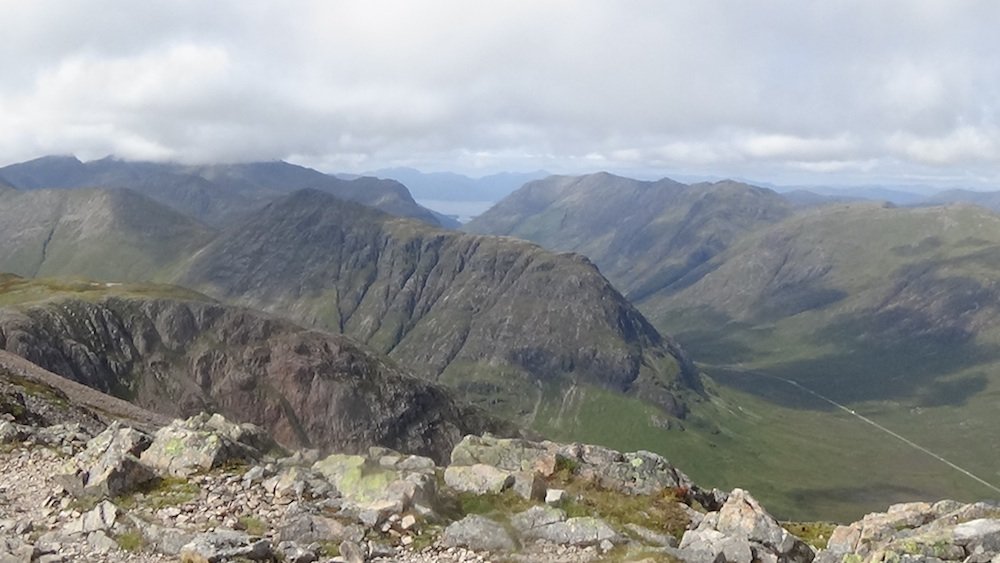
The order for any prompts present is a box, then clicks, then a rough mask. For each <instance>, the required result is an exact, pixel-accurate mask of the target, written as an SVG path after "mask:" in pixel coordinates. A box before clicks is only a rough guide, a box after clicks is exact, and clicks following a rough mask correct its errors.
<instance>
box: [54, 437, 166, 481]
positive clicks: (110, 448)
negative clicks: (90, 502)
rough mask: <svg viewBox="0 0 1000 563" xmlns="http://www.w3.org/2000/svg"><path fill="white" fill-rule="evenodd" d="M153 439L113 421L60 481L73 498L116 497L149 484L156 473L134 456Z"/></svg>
mask: <svg viewBox="0 0 1000 563" xmlns="http://www.w3.org/2000/svg"><path fill="white" fill-rule="evenodd" d="M150 443H152V439H151V438H150V437H149V436H148V435H147V434H144V433H143V432H140V431H138V430H135V429H134V428H129V427H126V426H122V425H121V423H119V422H118V421H115V422H113V423H111V424H110V425H109V426H108V427H107V428H106V429H105V430H104V431H103V432H101V433H100V434H98V435H97V436H95V437H94V438H93V439H92V440H90V441H89V442H88V443H87V447H86V449H84V450H83V451H82V452H80V453H78V454H77V455H76V456H75V457H74V458H73V461H72V463H71V466H72V467H73V471H74V472H73V473H71V474H68V475H63V476H62V477H61V478H60V482H61V483H62V484H63V485H64V486H65V487H66V489H67V490H69V491H70V493H71V494H74V495H76V496H97V497H100V496H107V497H116V496H120V495H123V494H126V493H129V492H132V491H134V490H135V489H137V488H138V487H140V486H141V485H143V484H145V483H148V482H149V481H151V480H153V479H154V478H155V477H156V474H155V473H154V472H153V471H152V470H150V469H149V468H148V467H146V466H145V465H142V464H141V463H140V462H139V459H138V458H137V457H136V456H137V455H139V454H141V453H142V451H143V450H145V449H146V448H148V447H149V445H150Z"/></svg>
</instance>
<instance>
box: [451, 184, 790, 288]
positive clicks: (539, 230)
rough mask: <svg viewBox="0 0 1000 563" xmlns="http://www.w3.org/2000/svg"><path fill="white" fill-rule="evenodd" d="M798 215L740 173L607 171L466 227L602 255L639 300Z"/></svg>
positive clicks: (528, 193)
mask: <svg viewBox="0 0 1000 563" xmlns="http://www.w3.org/2000/svg"><path fill="white" fill-rule="evenodd" d="M791 213H792V207H791V205H790V204H789V203H788V202H786V201H785V200H784V199H783V198H782V197H781V196H779V195H778V194H777V193H775V192H773V191H772V190H768V189H765V188H757V187H754V186H749V185H747V184H741V183H738V182H732V181H723V182H716V183H712V184H707V183H706V184H693V185H690V186H689V185H685V184H681V183H679V182H675V181H673V180H670V179H669V178H664V179H662V180H659V181H656V182H648V181H641V180H635V179H632V178H624V177H621V176H615V175H613V174H609V173H606V172H602V173H598V174H590V175H586V176H552V177H549V178H546V179H544V180H538V181H535V182H531V183H529V184H527V185H525V186H524V187H523V188H521V189H520V190H518V191H516V192H514V193H513V194H511V195H510V196H509V197H507V198H506V199H504V200H503V201H501V202H500V203H498V204H497V205H495V206H494V207H493V208H491V209H490V210H489V211H487V212H486V213H484V214H482V215H480V216H479V217H477V218H476V219H475V220H473V221H471V222H470V223H468V224H467V225H465V227H464V229H465V230H467V231H469V232H474V233H482V234H493V235H509V236H515V237H519V238H523V239H525V240H530V241H533V242H536V243H538V244H540V245H542V246H544V247H546V248H551V249H553V250H563V251H566V250H569V251H574V252H579V253H581V254H584V255H585V256H587V257H589V258H590V259H592V260H593V261H594V262H595V263H596V264H597V265H598V266H599V267H600V268H601V271H602V272H603V273H604V274H605V275H607V276H608V278H609V279H610V280H611V281H612V282H614V283H615V285H616V286H617V287H619V288H621V290H622V291H623V292H624V293H625V294H626V295H627V296H628V297H629V299H631V300H633V301H638V300H641V299H643V298H645V297H646V296H648V295H651V294H654V293H657V292H661V291H666V292H670V291H674V290H675V288H676V286H678V285H679V284H680V285H683V284H686V283H690V282H689V280H686V279H685V276H687V275H689V274H690V273H692V272H694V271H696V269H697V267H698V266H700V265H701V264H703V263H705V262H706V261H708V260H709V259H710V258H711V257H712V256H715V255H716V254H718V253H719V252H721V251H722V250H724V249H726V248H727V247H728V246H729V245H730V244H732V243H733V242H734V241H736V240H738V239H739V238H740V237H741V236H743V235H744V234H746V233H748V232H751V231H753V230H754V229H756V228H758V227H759V226H761V225H765V224H770V223H774V222H777V221H779V220H781V219H784V218H785V217H788V216H789V215H791Z"/></svg>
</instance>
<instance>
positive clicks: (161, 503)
mask: <svg viewBox="0 0 1000 563" xmlns="http://www.w3.org/2000/svg"><path fill="white" fill-rule="evenodd" d="M198 492H199V489H198V486H197V485H195V484H194V483H191V482H189V481H188V480H187V479H184V478H181V477H164V478H162V479H156V480H154V481H150V482H149V483H146V484H145V485H143V486H142V487H140V488H139V490H137V491H135V492H134V493H130V494H128V495H125V496H123V497H119V498H118V499H116V501H115V502H116V504H118V505H119V506H121V507H122V508H124V509H126V510H131V509H133V508H136V507H143V508H147V509H150V510H153V511H156V510H159V509H161V508H165V507H168V506H179V505H181V504H184V503H186V502H190V501H192V500H194V499H195V498H197V497H198Z"/></svg>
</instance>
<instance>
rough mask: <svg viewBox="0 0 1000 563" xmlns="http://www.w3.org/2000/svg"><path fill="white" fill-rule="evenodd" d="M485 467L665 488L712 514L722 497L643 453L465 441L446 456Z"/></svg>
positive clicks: (643, 489)
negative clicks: (565, 473)
mask: <svg viewBox="0 0 1000 563" xmlns="http://www.w3.org/2000/svg"><path fill="white" fill-rule="evenodd" d="M477 464H483V465H489V466H492V467H495V468H498V469H502V470H504V471H509V472H518V471H530V472H534V473H537V474H539V475H541V476H542V477H548V476H550V475H552V474H553V473H555V471H556V469H557V468H565V469H571V470H572V472H573V474H574V476H575V477H577V478H581V479H586V480H589V481H593V482H595V483H597V484H598V485H599V486H601V487H602V488H604V489H608V490H612V491H618V492H621V493H624V494H628V495H651V494H656V493H659V492H661V491H663V490H665V489H669V490H673V491H674V492H675V493H677V494H680V495H682V496H683V497H684V498H683V500H689V501H692V500H693V501H698V502H699V503H701V504H702V506H704V507H705V508H706V509H709V510H718V509H719V508H720V507H721V504H722V502H724V500H725V495H724V494H722V493H719V492H718V491H714V490H713V491H706V490H703V489H701V488H699V487H698V486H697V485H695V484H694V482H693V481H691V479H690V478H689V477H688V476H687V475H685V474H684V473H683V472H681V471H680V470H679V469H677V468H676V467H674V466H673V465H672V464H671V463H670V462H669V461H667V460H666V458H664V457H663V456H660V455H657V454H654V453H651V452H646V451H639V452H632V453H622V452H618V451H615V450H612V449H609V448H604V447H601V446H592V445H587V444H559V443H555V442H548V441H543V442H532V441H530V440H524V439H513V438H496V437H494V436H490V435H488V434H487V435H483V436H466V437H465V438H463V439H462V441H461V442H459V443H458V445H456V446H455V448H454V449H453V450H452V452H451V466H452V467H455V466H473V465H477Z"/></svg>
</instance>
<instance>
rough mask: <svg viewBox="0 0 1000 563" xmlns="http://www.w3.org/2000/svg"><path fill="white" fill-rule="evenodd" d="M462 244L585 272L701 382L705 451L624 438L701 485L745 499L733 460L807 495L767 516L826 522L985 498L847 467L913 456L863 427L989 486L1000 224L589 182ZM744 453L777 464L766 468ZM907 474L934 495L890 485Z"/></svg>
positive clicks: (957, 486) (510, 212) (859, 205)
mask: <svg viewBox="0 0 1000 563" xmlns="http://www.w3.org/2000/svg"><path fill="white" fill-rule="evenodd" d="M466 228H467V229H469V230H472V231H475V232H480V233H493V234H503V235H513V236H518V237H522V238H525V239H527V240H532V241H534V242H537V243H539V244H541V245H543V246H546V247H551V248H556V249H560V250H567V251H575V252H580V253H583V254H585V255H587V256H589V257H590V258H592V259H593V260H594V262H595V264H596V265H597V266H598V267H599V268H600V269H601V271H602V272H603V273H605V274H606V275H607V276H608V278H609V279H611V280H612V281H613V282H614V283H615V284H616V285H617V286H618V287H619V288H621V289H622V290H623V292H625V294H626V296H627V297H628V298H629V299H630V300H632V301H633V302H634V303H635V304H636V306H637V307H638V308H639V310H641V311H642V312H643V313H644V314H645V315H646V316H647V317H648V318H649V319H650V320H651V321H652V322H653V324H654V325H656V326H657V328H659V329H660V330H661V331H663V332H666V333H670V334H673V335H674V336H675V337H676V339H677V341H678V342H679V343H680V345H681V346H682V347H684V349H685V350H687V351H688V352H689V353H690V354H691V355H692V357H694V358H695V359H697V360H699V361H700V362H701V364H700V367H701V368H702V369H703V370H704V371H705V372H706V373H707V374H708V375H709V377H710V381H712V382H714V383H715V384H716V385H717V386H714V387H712V388H711V390H712V393H713V395H714V396H715V398H716V399H714V400H713V401H712V402H710V403H700V404H698V405H696V407H695V408H694V409H693V411H692V415H691V417H692V420H697V419H700V420H709V421H711V423H712V426H714V427H715V429H714V430H711V432H715V433H714V434H709V435H708V436H707V437H705V438H704V439H698V440H693V439H692V440H690V441H688V440H677V439H675V438H668V437H667V436H665V435H663V434H662V433H661V432H659V431H658V430H657V429H656V428H645V429H641V425H640V424H639V422H638V421H635V424H636V425H637V427H639V428H640V429H639V430H633V432H635V433H636V434H642V435H645V436H646V440H648V441H649V442H657V443H663V444H665V445H664V446H663V448H664V450H663V451H665V452H667V453H668V454H669V455H671V456H673V457H677V458H684V459H688V460H693V459H705V460H706V462H705V465H704V466H701V467H697V468H696V470H692V471H693V473H695V474H697V475H699V476H700V477H701V478H703V479H704V478H709V479H716V480H723V481H728V480H730V479H737V480H739V479H742V482H744V483H745V482H747V481H746V479H748V478H749V479H751V480H752V479H754V478H753V477H747V476H746V475H745V474H744V475H741V476H739V477H736V476H735V475H734V473H738V472H732V471H730V470H729V469H727V468H726V467H725V464H720V463H719V462H718V456H719V452H720V451H722V450H723V449H726V450H728V451H729V452H730V453H729V454H728V455H729V456H730V457H729V458H728V459H730V460H732V462H733V463H744V462H743V461H739V460H741V459H742V460H745V459H747V458H748V457H750V458H752V459H754V460H755V461H754V463H755V466H756V467H757V468H758V470H759V471H761V472H762V473H763V474H766V475H768V477H767V479H764V480H762V481H760V482H755V483H754V484H753V486H754V487H755V488H756V490H762V489H764V488H767V487H773V484H769V483H772V482H773V481H775V480H778V481H781V482H783V483H785V484H786V485H788V484H790V483H792V482H796V483H800V484H799V485H798V487H800V489H799V490H800V491H802V492H801V495H802V496H799V497H795V498H790V497H788V496H785V495H787V493H782V494H781V495H779V496H784V498H783V499H771V502H772V503H774V504H776V505H779V506H781V507H782V509H783V510H789V509H790V510H794V508H789V507H791V506H794V505H799V506H801V503H802V502H804V500H803V499H804V498H808V499H810V500H809V501H808V502H810V503H815V504H814V505H813V507H814V510H829V511H830V513H838V512H839V511H840V510H844V509H846V508H847V504H849V503H850V502H871V501H872V499H873V495H872V493H871V491H872V487H870V486H867V485H864V483H869V484H870V483H876V482H879V483H882V486H881V487H879V490H882V491H885V490H891V489H892V488H893V487H895V488H896V492H895V493H893V494H895V495H898V496H892V495H890V496H889V497H887V498H886V499H884V500H890V499H891V500H890V501H895V500H902V499H905V498H914V497H916V496H919V493H916V492H915V491H918V490H924V489H925V488H927V487H938V486H939V484H940V483H942V482H945V481H947V482H948V483H949V485H948V487H949V489H948V490H949V491H951V492H949V493H946V494H953V495H968V496H975V495H977V494H979V495H981V494H987V493H986V492H985V491H986V489H985V488H982V486H981V484H977V483H976V482H975V480H973V479H968V478H966V480H965V481H963V480H962V477H961V474H960V473H957V472H953V471H951V470H949V469H948V468H947V467H946V466H945V465H943V464H941V463H940V461H939V460H935V459H933V458H932V457H930V456H927V455H926V454H922V453H920V451H919V450H916V451H910V452H906V451H898V452H897V453H895V454H893V455H892V456H888V457H883V455H878V457H877V459H880V460H881V461H880V463H882V465H881V466H879V467H878V468H873V467H871V465H870V464H869V463H868V462H867V460H865V461H862V460H858V461H857V462H845V461H844V458H843V456H844V451H845V448H846V449H851V450H854V451H857V450H865V451H872V452H879V451H881V452H886V451H888V449H890V448H892V449H895V448H897V447H898V446H900V445H901V444H903V445H905V443H900V442H899V441H898V440H897V438H895V437H894V435H892V434H889V433H886V432H883V431H881V430H879V429H878V428H879V427H871V426H870V425H868V423H867V422H866V421H872V422H873V423H874V424H880V425H881V427H882V428H888V429H890V430H891V431H895V432H896V433H897V435H899V434H902V435H903V436H908V437H909V438H910V439H912V440H917V442H919V443H920V445H921V446H923V447H927V448H928V449H930V450H931V451H933V452H935V453H936V454H939V455H941V456H942V457H944V458H946V459H949V460H958V461H957V464H958V465H960V466H962V467H963V469H966V470H970V472H971V473H973V474H976V475H977V476H986V479H985V480H987V481H989V480H990V477H989V476H991V475H993V473H994V470H993V469H991V468H992V467H994V466H995V464H996V463H998V462H1000V457H998V455H997V452H996V451H995V450H994V449H989V448H986V449H984V448H983V444H984V443H986V442H988V441H989V440H991V438H990V437H989V436H990V435H991V434H990V432H991V431H990V430H988V429H989V428H992V427H993V426H995V424H996V423H998V422H1000V419H998V417H997V415H996V409H995V397H996V396H997V393H998V392H1000V353H998V350H1000V346H998V344H1000V330H998V328H1000V310H998V308H997V307H996V306H995V304H996V303H997V302H998V297H1000V295H998V294H997V282H996V279H997V268H998V264H1000V254H998V253H1000V246H998V244H1000V217H998V216H996V215H994V214H992V213H991V212H989V211H988V210H986V209H983V208H980V207H973V206H968V205H950V206H947V207H934V206H926V207H895V206H893V205H891V204H887V203H876V202H851V203H844V202H836V201H833V202H825V203H823V204H822V205H818V206H798V205H793V204H791V202H789V201H788V200H786V199H785V198H784V197H783V195H782V194H778V193H776V192H774V191H772V190H769V189H765V188H758V187H754V186H750V185H747V184H741V183H738V182H721V183H714V184H700V185H699V184H694V185H683V184H679V183H677V182H673V181H671V180H669V179H664V180H660V181H657V182H640V181H637V180H632V179H628V178H620V177H616V176H613V175H609V174H596V175H588V176H582V177H554V178H549V179H546V180H541V181H536V182H533V183H529V184H527V185H526V186H524V187H523V188H522V189H521V190H519V191H517V192H515V193H513V194H511V196H509V197H508V198H506V199H505V200H504V201H501V202H500V203H498V204H497V205H496V206H495V207H494V208H493V209H491V210H490V211H489V212H487V213H485V214H483V215H482V216H481V217H479V218H477V219H476V220H474V221H472V222H470V223H469V224H468V225H466ZM820 397H822V398H820ZM835 404H839V405H841V406H840V407H836V406H834V405H835ZM723 405H725V406H723ZM845 405H847V406H845ZM840 409H843V410H840ZM839 413H843V414H844V416H846V419H844V420H837V418H838V416H839ZM860 417H864V418H860ZM821 420H822V421H823V422H822V423H820V422H819V421H821ZM866 426H868V428H867V430H866V429H865V427H866ZM835 428H836V430H834V429H835ZM851 428H853V430H850V429H851ZM873 428H874V430H875V431H874V432H872V429H873ZM805 429H809V432H811V434H803V432H804V430H805ZM845 432H846V434H845ZM842 436H850V443H849V444H845V443H843V442H842V441H841V437H842ZM752 443H756V444H758V445H759V444H763V443H769V444H772V447H771V448H768V449H767V451H768V455H766V456H761V455H760V450H759V449H755V448H749V447H747V446H745V444H752ZM820 444H822V446H820ZM744 448H746V449H745V450H744ZM904 449H905V448H904ZM741 450H742V453H737V452H740V451H741ZM804 451H808V452H809V453H808V454H805V457H803V452H804ZM970 452H975V454H974V455H970ZM914 454H916V455H917V456H918V457H917V458H916V459H914V458H913V457H912V456H913V455H914ZM873 455H876V454H873ZM921 458H922V459H921ZM903 459H905V460H906V461H905V462H902V461H901V460H903ZM713 460H714V461H713ZM897 463H898V465H897ZM914 464H915V465H914ZM860 465H864V466H865V469H863V470H862V469H861V468H860V467H859V466H860ZM913 466H919V467H922V468H925V470H927V471H934V472H936V473H935V474H937V475H938V477H937V478H936V481H933V482H925V481H923V478H921V477H916V476H913V477H905V478H904V477H902V475H904V474H906V472H907V471H908V469H907V468H908V467H913ZM793 468H794V469H793ZM710 475H711V476H712V477H709V476H710ZM810 475H820V476H822V478H821V479H819V480H818V481H817V480H815V479H813V478H812V477H810ZM716 482H717V481H716ZM728 482H733V481H728ZM807 482H809V484H808V485H807V484H806V483H807ZM935 483H938V484H935ZM976 487H980V488H978V489H976ZM961 490H964V491H966V492H960V491H961ZM806 491H808V492H806ZM833 491H839V492H833ZM974 491H978V492H974ZM846 499H854V500H853V501H847V500H846ZM821 505H822V506H823V507H824V508H822V509H820V508H819V506H821Z"/></svg>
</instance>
